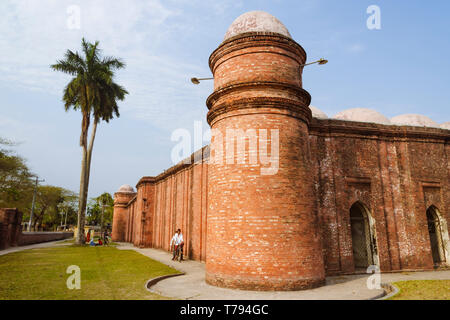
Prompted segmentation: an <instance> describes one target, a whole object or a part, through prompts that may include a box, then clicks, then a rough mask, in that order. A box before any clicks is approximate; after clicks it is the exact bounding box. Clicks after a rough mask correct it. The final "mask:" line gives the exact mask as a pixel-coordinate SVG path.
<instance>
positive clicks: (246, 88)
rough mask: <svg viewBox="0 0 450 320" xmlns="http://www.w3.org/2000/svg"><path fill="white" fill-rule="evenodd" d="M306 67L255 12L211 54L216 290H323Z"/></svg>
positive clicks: (209, 277) (277, 29)
mask: <svg viewBox="0 0 450 320" xmlns="http://www.w3.org/2000/svg"><path fill="white" fill-rule="evenodd" d="M305 61H306V53H305V51H304V50H303V48H302V47H301V46H300V45H299V44H298V43H296V42H295V41H294V40H293V39H292V38H291V36H290V34H289V32H288V30H287V29H286V27H285V26H284V25H283V24H282V23H281V22H280V21H279V20H278V19H276V18H275V17H273V16H272V15H270V14H268V13H265V12H261V11H254V12H249V13H246V14H243V15H242V16H240V17H239V18H237V19H236V20H235V21H234V22H233V24H232V25H231V26H230V28H229V30H228V31H227V33H226V35H225V39H224V41H223V42H222V44H221V45H220V46H219V48H217V49H216V50H215V51H214V52H213V53H212V54H211V57H210V60H209V63H210V68H211V70H212V72H213V75H214V93H213V94H212V95H211V96H210V97H209V98H208V101H207V105H208V108H209V113H208V122H209V124H210V125H211V128H212V139H211V156H210V157H211V159H210V160H211V162H210V166H209V173H208V219H207V221H208V229H207V254H206V281H207V282H208V283H210V284H212V285H217V286H221V287H230V288H239V289H251V290H298V289H306V288H312V287H317V286H320V285H322V284H323V283H324V279H325V272H324V263H323V256H322V245H321V238H320V233H319V230H318V221H317V212H316V197H315V193H314V185H313V178H312V166H311V156H310V147H309V140H308V139H309V133H308V125H309V122H310V120H311V111H310V109H309V108H308V106H309V103H310V100H311V97H310V95H309V93H308V92H307V91H305V90H303V88H302V71H303V67H302V65H303V64H304V63H305ZM239 139H241V142H242V143H241V144H240V146H239V142H238V140H239ZM235 143H236V145H235ZM243 146H245V148H244V147H243ZM268 159H271V160H270V161H269V160H268ZM255 160H256V162H255Z"/></svg>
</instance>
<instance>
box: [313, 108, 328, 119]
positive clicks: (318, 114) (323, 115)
mask: <svg viewBox="0 0 450 320" xmlns="http://www.w3.org/2000/svg"><path fill="white" fill-rule="evenodd" d="M309 108H310V109H311V112H312V116H313V118H317V119H328V116H327V115H326V113H325V112H323V111H322V110H320V109H319V108H316V107H314V106H309Z"/></svg>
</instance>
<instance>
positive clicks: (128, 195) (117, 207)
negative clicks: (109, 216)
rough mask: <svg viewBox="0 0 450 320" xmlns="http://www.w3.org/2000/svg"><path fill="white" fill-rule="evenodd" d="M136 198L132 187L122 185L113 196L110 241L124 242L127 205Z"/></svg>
mask: <svg viewBox="0 0 450 320" xmlns="http://www.w3.org/2000/svg"><path fill="white" fill-rule="evenodd" d="M135 196H136V193H135V192H134V190H133V187H131V186H129V185H123V186H121V187H120V188H119V190H118V191H117V192H116V193H115V194H114V216H113V225H112V235H111V238H112V241H118V242H123V241H125V232H126V227H127V226H126V224H127V216H128V207H127V204H128V202H130V200H131V199H133V198H134V197H135Z"/></svg>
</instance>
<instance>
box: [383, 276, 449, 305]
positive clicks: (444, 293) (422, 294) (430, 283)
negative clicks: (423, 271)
mask: <svg viewBox="0 0 450 320" xmlns="http://www.w3.org/2000/svg"><path fill="white" fill-rule="evenodd" d="M393 284H394V285H395V286H396V287H397V288H399V289H400V292H399V293H398V294H396V295H395V296H393V297H392V298H390V299H389V300H450V280H411V281H399V282H394V283H393Z"/></svg>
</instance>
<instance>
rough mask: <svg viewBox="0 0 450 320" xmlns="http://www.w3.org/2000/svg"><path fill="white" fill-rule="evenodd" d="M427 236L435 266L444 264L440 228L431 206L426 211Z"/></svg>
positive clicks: (437, 216)
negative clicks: (428, 236)
mask: <svg viewBox="0 0 450 320" xmlns="http://www.w3.org/2000/svg"><path fill="white" fill-rule="evenodd" d="M427 222H428V234H429V235H430V244H431V254H432V256H433V262H434V263H435V264H441V263H443V262H445V249H444V241H443V237H442V226H441V223H440V219H439V215H438V214H437V212H436V208H435V207H433V206H431V207H429V208H428V210H427Z"/></svg>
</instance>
